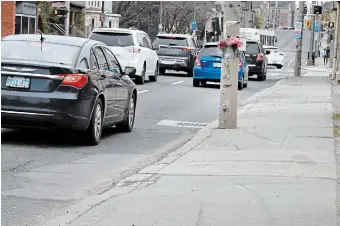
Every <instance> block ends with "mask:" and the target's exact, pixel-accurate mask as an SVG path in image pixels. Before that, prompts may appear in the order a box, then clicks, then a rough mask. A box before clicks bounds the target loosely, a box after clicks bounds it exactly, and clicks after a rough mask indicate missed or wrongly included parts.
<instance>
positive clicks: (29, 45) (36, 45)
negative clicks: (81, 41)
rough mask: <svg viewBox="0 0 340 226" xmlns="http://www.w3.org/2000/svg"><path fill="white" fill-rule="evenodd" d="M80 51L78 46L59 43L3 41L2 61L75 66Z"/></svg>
mask: <svg viewBox="0 0 340 226" xmlns="http://www.w3.org/2000/svg"><path fill="white" fill-rule="evenodd" d="M80 50H81V48H80V47H78V46H72V45H64V44H58V43H49V42H44V43H43V44H41V43H40V41H39V42H32V41H6V40H1V60H4V59H8V60H20V61H25V60H28V61H37V62H46V63H55V64H64V65H72V66H74V65H75V64H76V60H77V57H78V55H79V52H80Z"/></svg>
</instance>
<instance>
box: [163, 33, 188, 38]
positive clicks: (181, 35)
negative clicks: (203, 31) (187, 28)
mask: <svg viewBox="0 0 340 226" xmlns="http://www.w3.org/2000/svg"><path fill="white" fill-rule="evenodd" d="M157 37H178V38H190V37H192V36H191V35H185V34H171V33H158V34H157Z"/></svg>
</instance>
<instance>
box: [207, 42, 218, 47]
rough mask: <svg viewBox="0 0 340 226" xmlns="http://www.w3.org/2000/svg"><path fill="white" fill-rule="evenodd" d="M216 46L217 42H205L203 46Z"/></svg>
mask: <svg viewBox="0 0 340 226" xmlns="http://www.w3.org/2000/svg"><path fill="white" fill-rule="evenodd" d="M217 44H218V42H207V43H205V44H204V45H205V46H213V45H217Z"/></svg>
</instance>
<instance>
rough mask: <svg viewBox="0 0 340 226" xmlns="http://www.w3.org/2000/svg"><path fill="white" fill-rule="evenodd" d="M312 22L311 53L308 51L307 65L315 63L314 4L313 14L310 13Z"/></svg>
mask: <svg viewBox="0 0 340 226" xmlns="http://www.w3.org/2000/svg"><path fill="white" fill-rule="evenodd" d="M310 17H311V23H310V43H309V53H308V61H307V65H308V66H310V65H314V61H313V50H314V26H315V15H314V5H313V6H312V14H310Z"/></svg>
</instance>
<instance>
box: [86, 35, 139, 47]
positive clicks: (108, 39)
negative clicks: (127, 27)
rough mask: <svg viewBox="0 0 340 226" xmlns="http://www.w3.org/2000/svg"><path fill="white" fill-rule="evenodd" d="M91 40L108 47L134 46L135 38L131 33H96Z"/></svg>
mask: <svg viewBox="0 0 340 226" xmlns="http://www.w3.org/2000/svg"><path fill="white" fill-rule="evenodd" d="M89 39H92V40H96V41H99V42H103V43H105V44H106V45H108V46H120V47H126V46H134V42H133V36H132V34H130V33H121V32H117V33H113V32H94V33H92V34H91V35H90V37H89Z"/></svg>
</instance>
